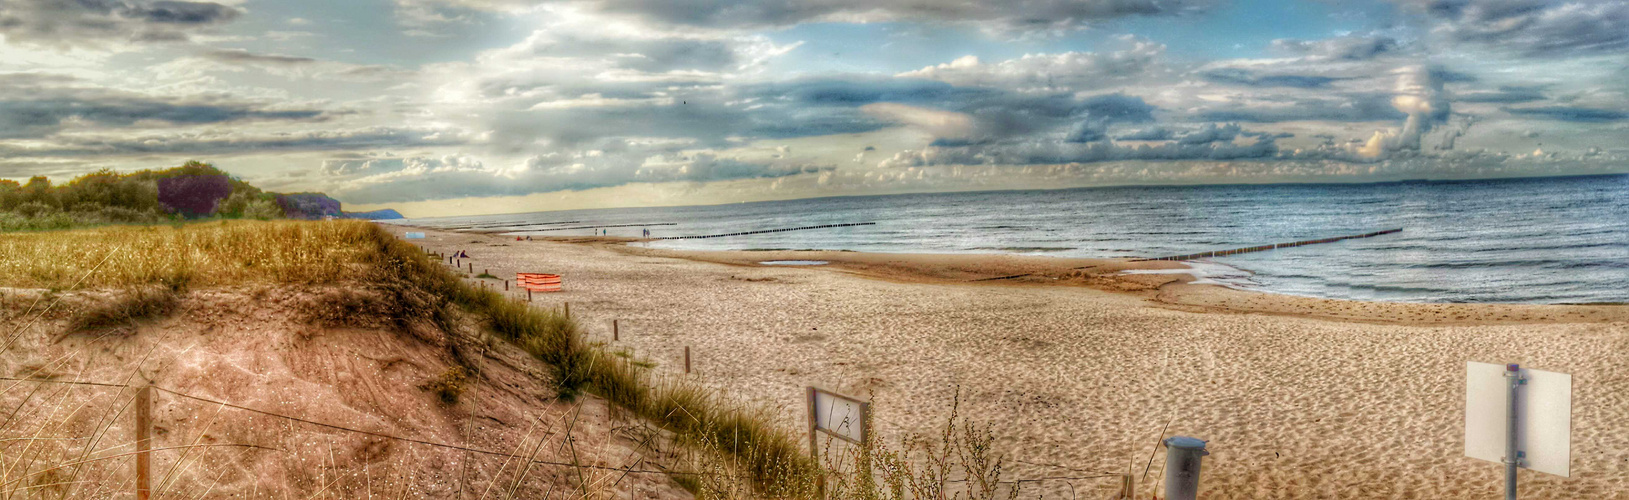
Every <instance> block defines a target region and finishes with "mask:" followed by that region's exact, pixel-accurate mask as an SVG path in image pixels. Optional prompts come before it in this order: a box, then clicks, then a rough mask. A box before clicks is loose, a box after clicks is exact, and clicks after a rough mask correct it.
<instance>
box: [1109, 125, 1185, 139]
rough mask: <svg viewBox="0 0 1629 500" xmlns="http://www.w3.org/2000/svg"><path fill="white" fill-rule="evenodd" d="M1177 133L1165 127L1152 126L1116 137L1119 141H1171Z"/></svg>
mask: <svg viewBox="0 0 1629 500" xmlns="http://www.w3.org/2000/svg"><path fill="white" fill-rule="evenodd" d="M1173 137H1175V134H1174V133H1172V132H1171V129H1168V128H1165V127H1150V128H1145V129H1142V130H1138V131H1136V132H1132V133H1129V134H1123V135H1121V136H1119V137H1116V138H1114V140H1117V141H1169V140H1171V139H1172V138H1173Z"/></svg>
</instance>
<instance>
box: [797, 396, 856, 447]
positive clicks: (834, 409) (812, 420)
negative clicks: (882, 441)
mask: <svg viewBox="0 0 1629 500" xmlns="http://www.w3.org/2000/svg"><path fill="white" fill-rule="evenodd" d="M870 422H871V403H869V402H866V401H861V400H860V399H859V398H855V397H851V396H844V395H842V394H838V393H835V392H832V391H828V390H825V389H820V388H816V387H810V388H809V431H810V432H811V433H813V432H816V431H818V432H824V433H826V434H827V435H830V436H832V437H835V438H837V439H841V440H844V441H848V442H850V443H854V444H865V443H866V442H867V441H868V440H869V439H870V433H871V429H870ZM813 438H814V436H813V434H811V435H810V439H813Z"/></svg>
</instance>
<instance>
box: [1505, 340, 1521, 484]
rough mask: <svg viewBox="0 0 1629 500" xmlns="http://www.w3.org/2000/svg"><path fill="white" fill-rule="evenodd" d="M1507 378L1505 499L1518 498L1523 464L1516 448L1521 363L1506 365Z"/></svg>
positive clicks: (1519, 452)
mask: <svg viewBox="0 0 1629 500" xmlns="http://www.w3.org/2000/svg"><path fill="white" fill-rule="evenodd" d="M1505 378H1506V379H1508V380H1509V381H1510V398H1509V400H1508V401H1509V405H1510V406H1509V410H1507V411H1506V412H1505V500H1516V469H1517V468H1518V467H1520V466H1521V451H1519V450H1517V449H1516V391H1517V390H1518V389H1519V388H1520V387H1521V385H1522V367H1521V365H1518V364H1515V363H1511V364H1508V365H1505Z"/></svg>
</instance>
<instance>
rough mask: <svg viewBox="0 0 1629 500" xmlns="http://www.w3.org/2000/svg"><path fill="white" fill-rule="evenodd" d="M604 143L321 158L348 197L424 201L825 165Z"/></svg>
mask: <svg viewBox="0 0 1629 500" xmlns="http://www.w3.org/2000/svg"><path fill="white" fill-rule="evenodd" d="M600 146H602V147H604V149H592V150H584V151H577V152H571V153H558V152H554V153H546V154H541V155H536V156H533V157H531V158H528V159H527V160H526V161H525V162H523V163H522V164H521V165H519V166H518V167H516V168H510V169H505V168H494V167H491V166H488V165H484V164H483V163H482V162H481V161H479V160H476V159H474V158H471V157H467V156H443V157H407V158H374V159H367V160H355V159H341V160H330V161H325V162H324V163H323V171H324V173H327V174H329V175H330V176H349V178H346V179H343V180H341V181H338V182H337V183H336V184H333V185H332V189H331V193H332V194H334V196H336V197H337V198H339V199H342V200H344V201H346V202H350V203H390V202H404V201H425V200H436V199H447V198H463V197H471V196H516V195H526V194H532V193H545V192H555V191H579V190H585V189H595V188H603V187H613V186H621V185H626V184H632V183H662V182H700V183H704V182H714V181H724V180H739V179H768V178H778V177H786V176H792V175H798V174H817V173H821V172H826V171H830V170H831V167H829V166H828V167H822V166H815V165H808V164H796V163H786V162H778V163H755V162H747V161H741V160H739V159H736V158H732V157H727V156H720V155H718V154H716V153H708V152H699V153H684V152H680V151H676V150H673V149H671V148H668V147H665V146H655V147H651V146H649V145H640V144H634V143H630V142H626V141H615V140H612V141H605V142H603V143H601V144H600Z"/></svg>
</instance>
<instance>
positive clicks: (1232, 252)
mask: <svg viewBox="0 0 1629 500" xmlns="http://www.w3.org/2000/svg"><path fill="white" fill-rule="evenodd" d="M1397 232H1402V228H1398V229H1387V230H1385V231H1375V232H1372V233H1364V234H1354V235H1350V236H1336V237H1333V238H1320V239H1316V240H1306V241H1296V242H1292V243H1274V244H1271V245H1261V246H1254V247H1245V248H1235V249H1232V250H1215V251H1211V252H1199V253H1190V254H1185V255H1172V256H1170V257H1154V258H1152V259H1137V260H1135V261H1133V262H1145V261H1150V260H1194V259H1204V258H1209V257H1222V256H1227V255H1237V254H1241V253H1250V252H1261V251H1266V250H1276V249H1279V248H1289V247H1299V246H1306V245H1317V244H1319V243H1334V242H1337V241H1341V240H1351V239H1357V238H1373V237H1375V236H1380V235H1383V234H1392V233H1397Z"/></svg>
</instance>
